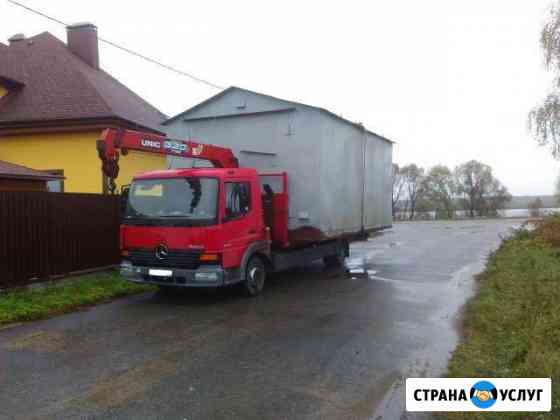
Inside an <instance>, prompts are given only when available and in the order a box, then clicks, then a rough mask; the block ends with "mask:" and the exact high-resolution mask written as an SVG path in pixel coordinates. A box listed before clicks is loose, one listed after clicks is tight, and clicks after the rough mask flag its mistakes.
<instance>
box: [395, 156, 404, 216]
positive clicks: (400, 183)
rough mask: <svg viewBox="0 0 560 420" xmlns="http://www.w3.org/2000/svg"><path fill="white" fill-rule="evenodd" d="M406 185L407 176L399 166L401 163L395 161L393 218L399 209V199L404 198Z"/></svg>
mask: <svg viewBox="0 0 560 420" xmlns="http://www.w3.org/2000/svg"><path fill="white" fill-rule="evenodd" d="M404 186H405V178H404V176H403V174H402V172H401V170H400V168H399V165H397V164H396V163H393V206H392V208H393V218H394V217H395V216H396V214H397V211H398V210H399V208H398V206H399V201H400V200H401V199H402V196H403V192H404Z"/></svg>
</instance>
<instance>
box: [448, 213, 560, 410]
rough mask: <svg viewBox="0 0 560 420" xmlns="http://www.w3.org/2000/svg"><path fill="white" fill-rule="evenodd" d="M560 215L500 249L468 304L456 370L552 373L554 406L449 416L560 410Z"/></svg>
mask: <svg viewBox="0 0 560 420" xmlns="http://www.w3.org/2000/svg"><path fill="white" fill-rule="evenodd" d="M558 245H560V217H559V216H555V217H551V218H549V219H547V220H545V222H543V223H542V224H541V225H540V226H539V227H538V228H537V229H536V230H535V231H533V232H527V231H521V232H519V233H518V234H517V235H515V236H514V237H512V238H511V239H508V240H506V241H505V242H504V243H503V244H502V246H501V247H500V249H499V250H498V251H497V252H496V253H494V254H493V255H492V256H491V258H490V260H489V262H488V266H487V268H486V271H485V272H484V273H483V274H482V275H481V276H480V278H479V291H478V294H477V295H476V296H475V297H474V298H473V299H472V300H471V301H470V302H469V303H468V304H467V307H466V311H465V321H464V332H465V339H464V341H463V342H462V343H461V344H460V345H459V346H458V348H457V350H456V351H455V352H454V354H453V356H452V358H451V361H450V364H449V371H448V376H449V377H549V378H552V412H551V413H481V414H479V413H453V414H449V415H447V416H446V417H447V418H449V419H479V418H480V419H482V418H484V419H488V418H492V419H505V418H508V419H541V418H543V419H544V418H560V248H559V247H558Z"/></svg>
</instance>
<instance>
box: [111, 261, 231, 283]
mask: <svg viewBox="0 0 560 420" xmlns="http://www.w3.org/2000/svg"><path fill="white" fill-rule="evenodd" d="M150 270H152V271H153V270H156V271H161V270H162V269H161V267H158V268H156V267H141V266H134V265H132V264H131V263H130V262H128V261H123V262H122V263H121V267H120V273H121V276H123V277H124V278H125V279H127V280H129V281H132V282H135V283H145V284H156V285H159V286H175V287H219V286H225V285H228V284H233V283H237V282H238V281H239V278H238V276H236V275H235V272H233V271H231V270H224V269H223V268H222V267H220V266H218V265H207V266H201V267H199V268H198V269H196V270H186V269H181V268H168V269H167V270H170V271H171V272H172V274H171V276H156V275H151V274H150Z"/></svg>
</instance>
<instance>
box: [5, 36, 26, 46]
mask: <svg viewBox="0 0 560 420" xmlns="http://www.w3.org/2000/svg"><path fill="white" fill-rule="evenodd" d="M24 39H25V35H24V34H15V35H13V36H12V37H10V39H8V41H9V42H10V45H13V44H14V43H15V42H18V41H23V40H24Z"/></svg>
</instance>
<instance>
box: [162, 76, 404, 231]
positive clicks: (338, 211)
mask: <svg viewBox="0 0 560 420" xmlns="http://www.w3.org/2000/svg"><path fill="white" fill-rule="evenodd" d="M164 130H165V131H166V132H167V135H168V136H169V137H171V138H177V139H193V140H195V141H199V142H202V143H210V144H216V145H220V146H226V147H229V148H231V149H232V150H233V152H234V153H235V154H236V156H237V157H238V158H239V161H240V164H241V166H244V167H254V168H256V169H257V170H259V171H267V170H274V171H286V172H287V173H288V176H289V191H290V209H289V229H290V230H295V229H298V228H301V227H309V226H311V227H316V228H318V229H320V230H321V231H322V233H323V234H325V235H326V236H327V237H336V236H339V235H342V234H349V233H356V232H359V231H361V230H366V231H370V230H375V229H381V228H385V227H388V226H390V225H391V224H392V213H391V195H392V183H391V171H392V148H393V142H392V141H390V140H388V139H386V138H384V137H382V136H380V135H378V134H375V133H373V132H371V131H369V130H367V129H366V128H365V127H363V126H362V125H361V124H357V123H354V122H351V121H349V120H346V119H344V118H342V117H340V116H338V115H336V114H333V113H332V112H330V111H328V110H326V109H323V108H318V107H313V106H309V105H304V104H301V103H297V102H293V101H287V100H283V99H278V98H275V97H272V96H268V95H264V94H261V93H257V92H252V91H249V90H246V89H241V88H238V87H230V88H228V89H225V90H224V91H222V92H220V93H218V94H217V95H215V96H213V97H211V98H209V99H207V100H206V101H204V102H201V103H200V104H198V105H196V106H194V107H192V108H190V109H188V110H187V111H185V112H182V113H181V114H178V115H176V116H174V117H172V118H170V119H169V120H167V121H166V122H165V123H164ZM204 165H206V162H200V161H198V162H197V161H195V160H192V159H184V158H177V157H168V166H169V167H170V168H184V167H193V166H194V167H196V166H204Z"/></svg>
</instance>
